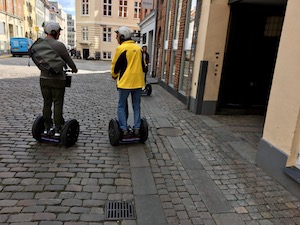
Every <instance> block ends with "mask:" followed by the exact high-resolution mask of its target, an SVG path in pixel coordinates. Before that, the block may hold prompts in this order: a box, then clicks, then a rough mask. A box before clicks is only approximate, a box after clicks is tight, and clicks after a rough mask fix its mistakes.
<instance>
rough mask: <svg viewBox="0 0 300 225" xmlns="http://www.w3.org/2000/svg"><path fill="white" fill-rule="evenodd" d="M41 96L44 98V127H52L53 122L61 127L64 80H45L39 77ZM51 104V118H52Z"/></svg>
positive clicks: (62, 121) (62, 122) (62, 120)
mask: <svg viewBox="0 0 300 225" xmlns="http://www.w3.org/2000/svg"><path fill="white" fill-rule="evenodd" d="M40 85H41V91H42V96H43V99H44V105H43V118H44V123H45V127H46V128H47V127H52V126H53V122H54V124H55V127H57V128H61V127H62V125H63V124H64V122H65V121H64V118H63V105H64V96H65V81H64V80H55V81H53V80H47V79H40ZM52 105H53V108H54V110H53V112H54V115H53V119H52Z"/></svg>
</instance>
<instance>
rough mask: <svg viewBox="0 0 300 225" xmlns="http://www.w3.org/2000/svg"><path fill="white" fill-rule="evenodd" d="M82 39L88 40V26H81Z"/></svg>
mask: <svg viewBox="0 0 300 225" xmlns="http://www.w3.org/2000/svg"><path fill="white" fill-rule="evenodd" d="M82 40H83V41H88V40H89V28H88V27H82Z"/></svg>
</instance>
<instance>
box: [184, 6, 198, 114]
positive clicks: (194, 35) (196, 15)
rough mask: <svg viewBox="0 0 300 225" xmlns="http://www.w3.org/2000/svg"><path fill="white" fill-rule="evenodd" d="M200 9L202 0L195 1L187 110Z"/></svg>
mask: <svg viewBox="0 0 300 225" xmlns="http://www.w3.org/2000/svg"><path fill="white" fill-rule="evenodd" d="M201 8H202V0H197V5H196V14H195V22H194V29H193V38H192V46H191V51H190V61H189V70H188V78H189V85H188V93H187V102H186V109H187V110H188V109H189V108H190V104H191V100H190V98H191V90H192V80H193V67H194V63H195V62H194V60H195V54H196V47H197V37H198V29H199V24H200V16H201Z"/></svg>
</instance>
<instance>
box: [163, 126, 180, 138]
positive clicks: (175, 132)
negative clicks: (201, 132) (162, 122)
mask: <svg viewBox="0 0 300 225" xmlns="http://www.w3.org/2000/svg"><path fill="white" fill-rule="evenodd" d="M157 133H158V134H159V135H164V136H171V137H178V136H181V135H183V134H184V133H183V131H182V130H179V129H176V128H174V127H162V128H158V130H157Z"/></svg>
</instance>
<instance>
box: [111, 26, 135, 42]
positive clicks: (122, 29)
mask: <svg viewBox="0 0 300 225" xmlns="http://www.w3.org/2000/svg"><path fill="white" fill-rule="evenodd" d="M115 32H116V33H117V34H120V35H123V36H124V40H127V39H130V38H131V36H132V33H131V31H130V30H129V28H128V27H125V26H121V27H119V28H118V30H116V31H115Z"/></svg>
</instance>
